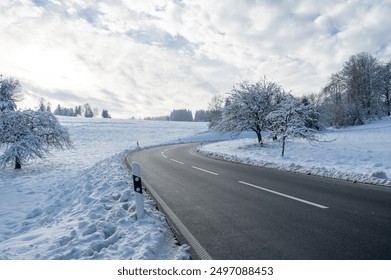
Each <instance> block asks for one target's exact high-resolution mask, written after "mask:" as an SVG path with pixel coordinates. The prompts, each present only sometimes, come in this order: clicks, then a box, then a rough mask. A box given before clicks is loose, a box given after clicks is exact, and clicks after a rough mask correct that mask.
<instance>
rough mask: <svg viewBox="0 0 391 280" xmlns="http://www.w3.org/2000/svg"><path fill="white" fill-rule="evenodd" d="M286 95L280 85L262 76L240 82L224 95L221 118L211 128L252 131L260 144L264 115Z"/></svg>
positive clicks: (264, 122) (263, 127)
mask: <svg viewBox="0 0 391 280" xmlns="http://www.w3.org/2000/svg"><path fill="white" fill-rule="evenodd" d="M284 95H285V92H284V90H283V89H282V87H281V86H280V85H278V84H276V83H274V82H271V81H268V80H267V79H266V77H263V78H262V79H261V80H260V81H259V82H257V83H255V84H250V83H248V82H242V83H240V84H239V85H238V86H235V87H234V88H233V89H232V90H231V92H230V93H229V95H228V97H227V98H226V102H225V106H224V108H223V111H222V116H221V118H220V121H219V122H218V123H217V124H216V125H215V126H214V127H213V129H216V130H218V131H221V132H234V133H240V132H242V131H248V130H252V131H254V132H255V133H256V135H257V139H258V143H259V144H262V143H263V139H262V131H263V130H264V129H265V128H266V127H267V124H268V122H267V119H266V117H267V116H268V115H269V113H270V112H271V111H273V110H274V109H275V108H276V106H278V104H279V103H280V102H281V100H282V98H283V96H284Z"/></svg>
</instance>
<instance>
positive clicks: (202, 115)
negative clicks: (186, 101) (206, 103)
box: [194, 110, 206, 122]
mask: <svg viewBox="0 0 391 280" xmlns="http://www.w3.org/2000/svg"><path fill="white" fill-rule="evenodd" d="M194 121H195V122H205V121H206V111H205V110H197V111H196V112H195V115H194Z"/></svg>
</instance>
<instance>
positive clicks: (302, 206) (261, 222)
mask: <svg viewBox="0 0 391 280" xmlns="http://www.w3.org/2000/svg"><path fill="white" fill-rule="evenodd" d="M197 145H199V144H182V145H173V146H163V147H156V148H150V149H145V150H142V151H139V152H136V153H133V154H131V155H129V156H128V157H127V160H128V161H137V162H139V163H140V165H141V176H142V180H143V183H144V184H145V185H147V188H148V189H149V192H150V193H151V194H152V196H154V197H155V199H156V200H157V201H158V204H159V205H160V207H161V209H162V211H163V212H165V213H166V215H167V216H168V219H169V220H170V221H171V223H172V224H173V228H174V230H175V231H177V235H178V236H179V239H180V241H182V242H186V243H187V244H189V245H191V247H192V257H193V258H195V259H198V258H201V259H210V258H213V259H222V260H224V259H255V260H257V259H277V260H280V259H290V260H293V259H305V260H312V259H331V260H335V259H391V189H390V188H386V187H379V186H373V185H366V184H358V183H351V182H346V181H342V180H334V179H326V178H322V177H318V176H312V175H304V174H295V173H290V172H284V171H278V170H273V169H268V168H260V167H255V166H249V165H243V164H236V163H230V162H225V161H221V160H214V159H210V158H206V157H203V156H200V155H198V154H196V153H195V152H193V151H192V149H193V148H194V147H195V146H197Z"/></svg>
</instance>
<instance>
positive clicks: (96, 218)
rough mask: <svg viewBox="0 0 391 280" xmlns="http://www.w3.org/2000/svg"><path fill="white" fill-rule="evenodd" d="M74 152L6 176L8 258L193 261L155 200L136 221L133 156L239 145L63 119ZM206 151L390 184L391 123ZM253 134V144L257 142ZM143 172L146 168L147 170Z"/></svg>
mask: <svg viewBox="0 0 391 280" xmlns="http://www.w3.org/2000/svg"><path fill="white" fill-rule="evenodd" d="M60 122H61V123H62V124H63V125H65V126H66V127H68V128H69V130H70V134H71V138H72V140H73V142H74V149H71V150H67V151H60V152H55V153H54V155H53V157H50V158H48V159H47V160H45V161H35V162H32V163H31V164H29V165H25V166H23V167H22V170H14V169H12V167H10V168H7V169H0V193H1V196H0V259H187V258H189V253H188V250H187V246H186V245H184V246H178V245H177V244H176V243H175V238H174V236H173V234H172V232H171V230H170V229H169V227H168V225H167V223H166V221H165V219H164V216H163V214H161V213H160V212H158V211H157V210H156V208H155V205H154V203H153V202H152V201H151V200H149V199H148V198H146V201H145V208H146V216H145V217H144V218H143V219H141V220H137V219H136V214H135V212H136V210H135V199H134V193H133V190H132V189H133V187H132V182H131V177H130V174H129V172H128V170H127V169H126V167H125V165H124V163H123V158H124V156H125V155H126V154H127V153H128V152H130V151H131V150H134V149H137V141H138V142H139V144H140V147H141V148H142V147H148V146H153V145H159V144H165V143H178V142H179V141H182V142H187V141H204V142H205V141H207V140H218V139H221V140H223V139H227V138H228V139H230V138H231V136H229V135H224V136H221V135H217V134H215V133H212V132H209V131H207V124H206V123H179V122H151V121H132V120H105V119H83V118H80V119H79V118H66V117H65V118H60ZM243 137H244V138H247V139H240V140H231V141H221V142H216V143H213V144H208V145H203V147H202V149H201V153H204V154H207V155H209V156H213V157H218V158H223V159H227V160H233V161H239V162H244V163H248V164H256V165H261V166H266V167H271V168H280V169H284V170H291V171H295V172H304V173H311V174H318V175H322V176H328V177H334V178H342V179H347V180H353V181H354V180H356V181H361V182H371V183H376V184H382V185H388V186H391V180H390V178H391V152H390V151H391V118H385V119H383V120H381V121H375V122H371V123H369V124H368V125H366V126H360V127H352V128H347V129H340V130H328V131H326V132H324V133H323V135H322V136H321V140H323V142H318V143H315V144H313V145H310V144H308V143H307V142H305V141H301V140H290V141H289V142H288V143H287V147H286V156H285V157H284V158H282V157H280V156H279V155H280V147H279V144H278V143H273V142H268V143H267V144H266V147H259V145H257V144H256V139H255V134H254V133H251V132H246V133H243V134H242V135H241V138H243ZM250 137H251V138H250ZM141 172H142V171H141Z"/></svg>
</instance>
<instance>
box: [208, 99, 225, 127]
mask: <svg viewBox="0 0 391 280" xmlns="http://www.w3.org/2000/svg"><path fill="white" fill-rule="evenodd" d="M223 104H224V98H223V97H222V96H221V95H215V96H213V97H212V99H211V101H210V102H209V104H208V111H207V121H208V122H209V124H208V127H209V128H210V129H214V127H215V126H217V125H218V124H219V122H220V120H221V115H222V113H223Z"/></svg>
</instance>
